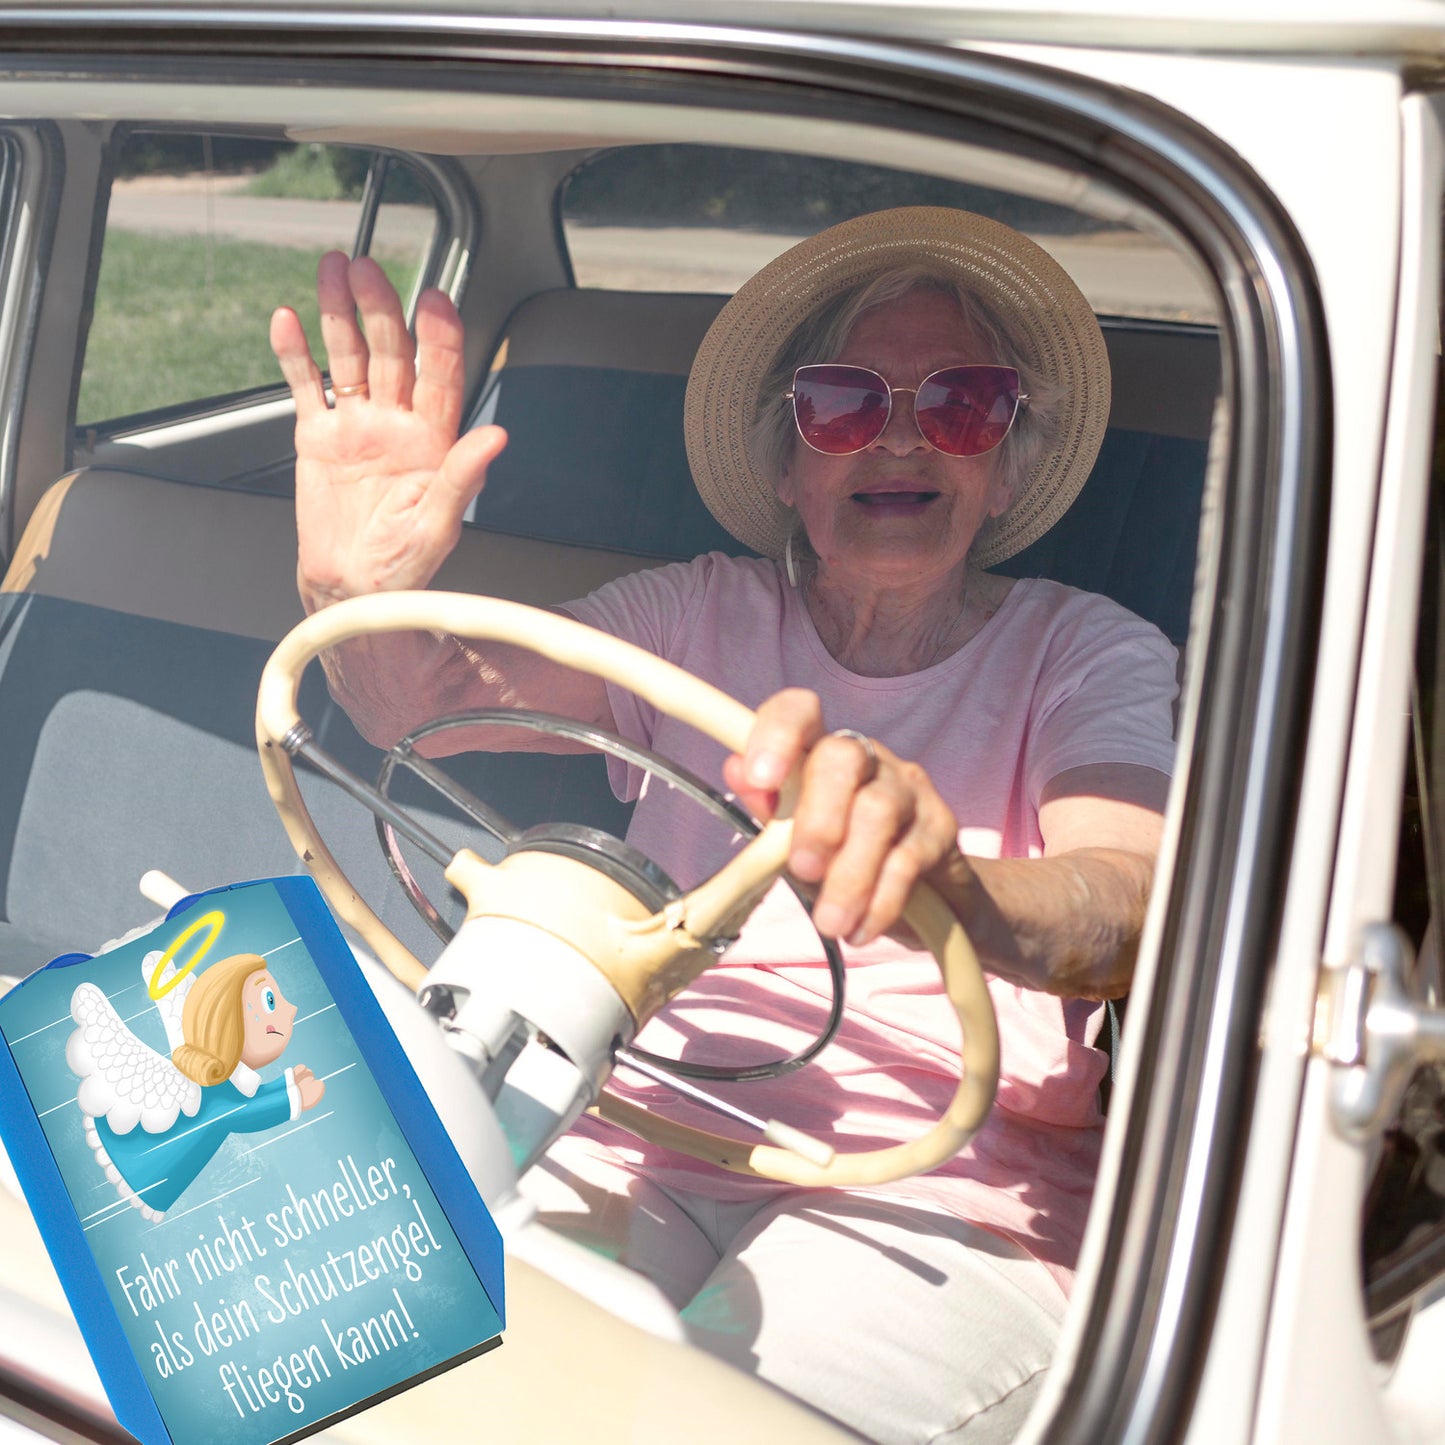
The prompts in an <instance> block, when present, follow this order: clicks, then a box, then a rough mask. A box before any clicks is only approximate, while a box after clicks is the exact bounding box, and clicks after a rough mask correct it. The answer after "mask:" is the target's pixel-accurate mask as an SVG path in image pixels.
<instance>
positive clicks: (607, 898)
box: [256, 592, 998, 1187]
mask: <svg viewBox="0 0 1445 1445" xmlns="http://www.w3.org/2000/svg"><path fill="white" fill-rule="evenodd" d="M397 631H432V632H445V633H451V634H453V635H455V636H457V637H462V638H466V639H468V640H475V641H490V642H504V643H509V644H512V645H515V646H519V647H525V648H529V649H530V650H531V651H533V652H536V653H538V654H539V655H541V656H543V657H546V658H548V659H550V660H551V661H553V662H556V663H559V664H561V665H563V666H566V667H574V668H577V669H578V670H579V671H582V672H586V673H590V674H592V675H593V676H595V677H600V678H602V679H604V680H605V681H608V682H612V683H615V684H617V685H618V686H620V687H625V688H629V689H630V690H631V691H633V692H635V693H636V694H637V695H638V696H639V697H642V698H643V699H645V700H646V701H647V702H649V703H651V704H652V705H653V706H654V707H656V708H659V709H660V710H661V711H663V712H665V713H668V714H669V715H670V716H672V717H675V718H677V719H679V720H680V721H682V722H686V723H689V724H691V725H692V726H693V727H695V728H697V729H698V730H699V731H700V732H703V733H705V734H706V735H707V736H708V737H710V738H713V739H714V740H715V741H717V742H719V743H721V744H722V745H723V746H724V747H726V748H728V749H730V750H732V751H733V752H741V751H742V750H743V747H744V745H745V743H746V741H747V737H748V734H749V733H750V731H751V730H752V725H753V714H752V712H751V711H750V710H749V709H748V708H746V707H744V706H743V705H742V704H741V703H740V702H737V701H736V700H735V699H733V698H730V697H728V696H727V694H726V693H723V692H720V691H718V689H717V688H715V687H712V686H711V685H709V684H708V683H705V682H703V681H701V680H700V679H699V678H696V677H694V676H692V675H691V674H690V673H687V672H684V671H683V670H682V669H681V668H679V667H676V666H674V665H673V664H672V663H670V662H666V661H664V660H663V659H662V658H659V657H656V656H654V655H653V654H652V653H650V652H646V651H644V650H643V649H641V648H638V647H634V646H633V645H632V644H631V643H627V642H623V641H621V640H620V639H618V638H615V637H611V636H608V635H607V634H605V633H601V632H597V631H595V630H594V629H592V628H590V627H586V626H584V625H583V624H582V623H580V622H576V621H573V620H572V619H571V618H568V617H562V616H559V615H557V614H556V613H552V612H544V611H540V610H538V609H537V608H533V607H526V606H523V605H522V604H520V603H516V602H504V601H501V600H500V599H497V598H492V597H476V596H471V595H468V594H461V593H448V592H392V593H381V594H377V595H374V596H368V597H357V598H352V599H350V600H348V601H345V602H339V603H337V604H335V605H334V606H332V607H328V608H326V609H324V610H323V611H321V612H317V613H315V614H314V615H313V616H311V617H308V618H307V619H306V620H305V621H304V622H302V623H301V624H300V625H299V626H298V627H296V628H295V629H294V630H293V631H292V632H291V633H290V634H288V635H287V636H286V637H285V638H283V639H282V641H281V643H280V644H279V646H278V647H277V648H276V651H275V652H274V653H273V654H272V656H271V659H270V661H269V662H268V663H267V664H266V668H265V671H264V672H263V673H262V676H261V686H260V692H259V695H258V697H257V702H256V740H257V745H258V747H259V749H260V754H261V767H262V771H263V772H264V774H265V777H266V785H267V788H268V790H269V791H270V794H271V799H272V801H273V802H274V803H275V805H276V809H277V811H278V812H279V813H280V815H281V821H282V822H283V824H284V825H285V827H286V831H287V834H288V835H289V836H290V838H291V842H292V845H293V846H294V847H295V849H296V852H297V853H298V855H299V856H300V857H301V859H302V861H303V862H305V863H306V865H307V866H308V867H309V868H310V870H311V872H312V873H313V874H314V875H315V877H316V881H317V883H318V884H319V885H320V887H321V889H322V891H323V892H324V893H325V894H326V897H327V898H328V899H329V900H330V902H331V905H332V907H333V908H335V910H336V912H337V913H338V914H339V915H340V916H341V917H342V918H343V919H345V921H346V922H347V923H349V924H351V926H352V927H353V928H355V929H356V931H357V932H358V933H359V934H360V935H361V937H362V938H364V939H365V940H366V942H367V943H368V944H369V945H370V946H371V947H372V948H373V949H374V950H375V952H376V954H377V956H378V957H379V958H380V959H381V960H382V962H383V963H385V964H386V965H387V967H388V968H390V969H391V971H392V972H393V973H394V974H395V975H396V976H397V977H398V978H399V979H400V980H401V981H402V982H403V983H405V984H406V985H407V986H408V987H409V988H411V989H413V990H417V989H419V988H421V987H422V986H423V984H424V983H425V981H426V978H427V971H426V969H425V968H424V967H423V966H422V964H421V963H419V962H418V961H417V959H416V958H415V957H413V955H412V954H411V953H410V952H409V951H408V950H407V949H406V948H405V947H404V945H402V944H401V943H400V942H399V941H398V939H397V938H396V937H395V935H394V934H392V932H391V931H390V930H389V929H388V928H387V927H386V925H385V924H383V923H382V921H381V920H380V919H379V918H378V917H377V916H376V914H375V913H373V912H372V911H371V909H370V908H369V907H367V905H366V903H365V902H363V900H362V899H361V898H360V897H359V896H358V895H357V893H356V891H355V890H354V889H353V888H352V886H351V884H350V883H349V882H348V880H347V878H346V875H345V874H344V873H343V872H342V870H341V868H340V866H339V865H338V864H337V862H336V859H335V858H334V857H333V856H332V854H331V852H330V850H329V849H328V848H327V847H326V844H325V843H324V842H323V841H322V839H321V838H320V836H319V835H318V833H317V831H316V827H315V824H314V823H313V822H312V819H311V815H310V813H309V812H308V811H307V808H306V804H305V801H304V800H303V798H302V796H301V791H300V788H299V787H298V786H297V782H296V774H295V771H294V768H293V766H292V756H293V754H294V753H296V752H298V751H301V750H302V749H303V748H305V751H306V755H307V757H308V758H311V759H312V760H316V759H317V758H318V757H320V758H324V757H325V755H324V754H321V753H320V752H319V749H317V748H316V747H315V746H314V744H312V743H311V738H310V733H309V730H308V729H307V728H306V726H305V724H304V723H303V722H302V720H301V718H300V715H299V714H298V712H297V696H298V692H299V688H300V682H301V674H302V672H303V670H304V669H305V667H306V665H307V663H309V662H311V661H312V660H313V659H314V658H316V657H317V656H318V655H319V654H320V653H322V652H324V651H326V650H327V649H328V648H331V647H334V646H336V645H337V644H338V643H341V642H345V641H347V640H348V639H350V638H354V637H362V636H367V635H370V634H374V633H379V632H397ZM328 761H329V760H328ZM796 791H797V781H796V777H795V778H793V779H790V780H789V783H788V785H787V786H786V787H785V788H784V790H783V796H782V799H781V807H780V816H779V817H778V818H776V819H774V820H773V821H772V822H771V823H769V824H768V825H767V826H766V827H765V828H763V830H762V832H760V833H759V834H758V836H757V837H756V838H753V839H752V840H751V841H750V842H749V843H747V844H746V845H745V846H744V847H743V848H742V849H741V850H740V851H739V852H738V853H737V854H736V855H734V857H733V858H732V859H731V860H729V862H728V863H726V864H725V865H724V866H723V867H722V868H720V869H719V870H718V871H717V872H716V873H715V874H714V875H713V876H712V877H711V878H709V879H707V880H706V881H705V882H703V883H702V884H700V885H699V886H698V887H696V888H694V889H693V890H692V891H691V892H689V893H686V894H684V895H683V896H682V897H680V898H677V899H674V900H673V901H672V902H670V903H668V904H667V905H666V906H665V907H663V908H662V909H661V910H659V911H657V912H651V911H649V909H648V908H647V907H646V906H645V905H644V904H643V903H642V902H641V901H640V900H639V899H638V898H637V897H636V895H635V894H634V893H632V892H631V891H629V890H628V889H627V888H625V887H624V886H623V885H622V884H621V883H620V882H617V881H615V880H614V879H613V878H611V877H609V876H607V874H606V873H605V872H603V871H602V870H599V869H596V868H594V867H592V866H591V865H590V864H588V863H586V862H583V861H581V860H580V859H578V858H576V857H565V856H560V855H558V854H555V853H548V852H538V851H521V852H517V853H513V854H511V855H509V856H508V857H506V858H504V859H502V861H501V862H499V863H497V864H490V863H487V862H485V861H484V860H483V859H482V858H480V857H479V856H478V855H477V854H476V853H474V852H473V851H472V850H471V849H469V848H462V849H460V850H459V851H458V852H457V853H456V854H455V856H454V857H453V858H452V860H451V863H450V865H449V866H448V867H447V869H446V879H447V881H448V882H449V883H450V884H451V885H452V886H453V887H454V888H456V889H457V890H458V892H460V893H461V895H462V896H463V898H464V899H465V900H466V905H467V918H468V919H472V918H480V917H494V918H503V919H510V920H514V921H516V922H519V923H522V924H525V925H527V926H529V927H531V928H535V929H538V930H540V931H541V932H543V933H547V934H551V935H552V936H553V937H555V938H558V939H560V940H561V941H562V942H564V943H565V944H567V945H568V946H570V947H571V948H573V949H574V950H576V951H577V952H579V953H580V954H582V955H583V956H585V957H586V958H587V959H588V960H589V961H590V962H591V963H592V965H593V966H594V967H595V968H596V969H597V970H598V971H599V972H600V973H601V974H602V975H603V977H604V978H605V979H606V980H607V981H608V983H609V984H610V985H611V986H612V988H613V989H614V990H615V991H616V993H617V994H618V996H619V997H620V998H621V999H622V1001H623V1003H624V1004H625V1005H626V1007H627V1009H628V1011H629V1012H630V1014H631V1015H632V1018H633V1019H634V1020H635V1021H636V1024H637V1026H638V1028H641V1027H642V1025H643V1024H645V1023H646V1022H647V1020H648V1019H650V1018H651V1017H652V1016H653V1014H655V1013H656V1012H657V1011H658V1010H659V1009H660V1008H661V1007H662V1006H663V1005H664V1004H665V1003H667V1002H668V1000H669V999H671V998H672V997H673V996H674V995H675V994H677V993H678V992H680V991H681V990H682V989H683V988H685V987H686V986H687V985H688V984H689V983H691V982H692V980H693V979H694V978H696V977H697V976H698V974H700V973H701V972H702V971H703V969H704V968H706V967H707V966H708V964H709V963H711V962H712V961H713V959H714V958H715V957H716V950H715V949H714V947H713V941H714V940H715V939H717V938H719V937H723V938H726V937H731V936H732V935H734V934H735V933H736V932H737V929H738V927H739V926H740V924H741V922H742V921H743V920H744V919H746V917H747V915H748V914H749V913H750V912H751V911H752V908H753V907H754V905H755V904H756V903H757V902H758V900H759V899H761V897H762V895H763V894H764V893H765V892H766V891H767V889H768V888H769V887H770V886H771V884H772V883H773V881H774V879H776V878H777V876H778V875H779V874H780V873H781V872H782V871H783V868H784V866H785V864H786V862H787V858H788V852H789V845H790V843H791V839H792V822H791V820H790V819H789V818H788V817H787V816H786V815H787V814H788V813H789V812H790V811H791V808H792V804H793V801H794V798H795V795H796ZM903 916H904V919H905V920H906V921H907V923H908V924H909V926H910V927H911V928H912V929H913V931H914V932H915V933H916V934H917V935H918V937H919V938H920V939H921V940H922V942H923V944H924V946H925V947H926V948H927V949H928V950H929V951H930V952H931V953H932V954H933V956H934V958H935V960H936V961H937V963H938V966H939V969H940V971H941V973H942V976H943V986H944V991H945V992H946V994H947V995H948V998H949V1001H950V1002H951V1003H952V1004H953V1007H954V1010H955V1012H956V1013H957V1014H958V1020H959V1024H960V1027H961V1029H962V1047H961V1051H960V1075H959V1083H958V1087H957V1088H956V1090H955V1091H954V1094H953V1098H952V1099H951V1100H950V1102H949V1104H948V1107H947V1108H946V1109H945V1111H944V1113H943V1114H942V1116H941V1117H940V1118H939V1119H938V1120H937V1121H936V1122H935V1123H934V1124H933V1125H932V1127H931V1128H930V1129H928V1130H927V1131H926V1132H925V1133H923V1134H922V1135H920V1136H919V1137H918V1138H916V1139H913V1140H911V1141H909V1142H908V1143H906V1144H896V1145H893V1146H891V1147H888V1148H883V1149H875V1150H868V1151H864V1152H860V1153H853V1154H837V1155H835V1156H834V1157H833V1158H832V1160H831V1161H830V1162H829V1163H827V1164H815V1163H810V1162H809V1161H807V1160H805V1159H803V1158H801V1157H800V1156H798V1155H796V1154H794V1153H792V1152H791V1151H789V1150H786V1149H782V1148H778V1147H776V1146H774V1145H769V1144H756V1145H749V1144H746V1143H740V1142H738V1141H737V1140H734V1139H728V1138H726V1137H724V1136H722V1135H718V1134H712V1133H709V1132H708V1131H706V1130H703V1129H697V1128H694V1127H692V1126H690V1125H686V1124H678V1123H674V1122H672V1121H669V1120H665V1119H660V1118H658V1117H657V1116H655V1115H653V1114H651V1113H650V1112H649V1111H647V1110H646V1109H643V1108H640V1107H638V1106H637V1105H634V1104H629V1103H625V1102H624V1101H622V1100H620V1099H617V1098H615V1097H613V1096H612V1095H610V1094H603V1095H602V1098H601V1100H600V1102H599V1112H600V1113H601V1114H602V1115H603V1117H605V1118H608V1119H611V1120H613V1121H614V1122H616V1123H618V1124H620V1125H622V1126H623V1127H624V1128H626V1129H628V1130H629V1131H630V1132H632V1133H634V1134H638V1135H640V1136H641V1137H642V1138H644V1139H649V1140H651V1141H652V1142H654V1143H657V1144H661V1145H664V1146H666V1147H668V1148H673V1149H678V1150H680V1151H682V1152H683V1153H686V1154H690V1155H692V1156H693V1157H694V1158H698V1159H703V1160H706V1161H708V1162H709V1163H713V1164H716V1165H719V1166H720V1167H722V1168H724V1169H729V1170H732V1171H733V1172H735V1173H740V1174H755V1175H761V1176H763V1177H765V1178H769V1179H778V1180H782V1181H783V1182H785V1183H790V1184H796V1185H802V1186H807V1187H813V1186H818V1185H850V1186H855V1185H867V1184H879V1183H884V1182H886V1181H888V1180H891V1179H901V1178H903V1177H904V1176H906V1175H910V1174H921V1173H924V1172H925V1171H927V1170H929V1169H933V1168H936V1167H937V1166H938V1165H940V1164H942V1163H944V1162H945V1161H946V1160H948V1159H950V1158H952V1157H953V1156H954V1155H955V1154H956V1153H957V1152H958V1151H959V1150H960V1149H961V1148H962V1147H963V1146H964V1145H965V1144H966V1143H967V1142H968V1140H969V1139H970V1138H971V1137H972V1136H973V1134H974V1133H975V1132H976V1131H977V1130H978V1128H979V1126H980V1125H981V1124H982V1123H983V1121H984V1119H985V1117H986V1116H987V1114H988V1111H989V1108H990V1106H991V1105H992V1103H993V1097H994V1092H995V1090H996V1088H997V1084H998V1029H997V1024H996V1021H995V1018H994V1013H993V1004H992V1001H991V1000H990V998H989V994H988V988H987V985H986V984H985V982H984V977H983V972H982V970H981V968H980V967H979V963H978V958H977V956H976V955H975V953H974V951H973V947H972V945H971V944H970V943H969V941H968V937H967V935H966V934H965V933H964V931H963V928H962V926H961V925H960V924H959V922H958V920H957V919H956V918H955V917H954V915H953V913H952V912H951V911H950V910H949V909H948V907H947V906H946V905H945V904H944V903H943V901H942V900H941V899H940V898H939V897H938V895H937V894H936V893H935V892H934V891H933V890H932V889H931V888H929V887H928V886H927V885H926V884H924V883H918V884H917V885H915V887H914V890H913V893H912V895H911V896H910V898H909V900H908V903H907V906H906V907H905V909H904V913H903Z"/></svg>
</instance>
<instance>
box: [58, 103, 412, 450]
mask: <svg viewBox="0 0 1445 1445" xmlns="http://www.w3.org/2000/svg"><path fill="white" fill-rule="evenodd" d="M439 225H440V216H439V211H438V207H437V203H436V201H435V200H434V198H433V197H432V194H431V192H430V190H429V189H428V187H427V184H426V182H425V180H424V178H423V176H422V174H421V172H420V171H419V170H417V169H416V168H415V167H414V166H412V165H410V164H408V163H407V162H405V161H403V160H401V159H400V158H398V157H394V156H390V155H386V154H383V153H380V152H376V151H370V150H365V149H359V148H356V147H349V146H332V145H317V144H300V145H298V144H292V143H289V142H280V141H275V140H258V139H250V138H246V137H237V136H211V135H195V134H187V135H177V134H174V133H169V132H167V133H156V132H133V133H131V134H130V135H128V136H127V137H126V139H125V140H124V142H123V143H122V145H121V148H120V150H119V154H118V156H117V160H116V164H115V177H114V181H113V184H112V187H111V196H110V207H109V211H108V214H107V218H106V231H105V240H104V245H103V248H102V251H101V260H100V273H99V277H98V279H97V282H96V288H95V297H94V305H93V311H92V319H91V325H90V334H89V338H88V340H87V343H86V351H85V363H84V369H83V371H82V374H81V380H80V391H79V396H78V398H77V402H76V422H77V425H79V426H81V427H100V426H104V425H106V424H108V423H111V422H113V421H115V420H117V419H119V418H132V417H135V416H137V415H139V414H145V413H153V412H156V411H160V410H165V409H172V408H176V407H184V408H191V407H194V406H195V405H196V404H197V403H209V402H212V401H215V400H217V399H221V398H229V397H234V396H236V395H237V394H241V393H245V392H248V391H251V390H254V389H256V388H260V387H272V386H277V385H279V383H280V377H279V375H278V373H277V370H276V363H275V360H274V358H273V357H272V355H271V351H270V347H269V345H268V342H267V323H268V318H269V317H270V314H271V311H272V310H273V309H274V307H275V306H276V305H277V304H278V303H279V302H281V301H282V300H286V301H289V302H293V303H295V302H298V301H299V302H300V306H301V309H302V316H303V320H305V321H306V322H307V324H308V331H309V334H311V335H312V336H315V335H316V334H317V331H316V324H315V322H316V317H315V300H314V294H315V274H316V262H317V260H318V258H319V257H320V256H321V254H322V253H323V252H325V251H327V250H332V249H335V250H342V251H347V252H350V253H352V254H353V255H356V254H362V253H367V254H370V255H372V256H374V257H375V258H376V260H377V261H378V262H380V263H381V265H382V266H383V267H384V268H385V269H386V271H387V272H388V274H389V275H390V276H391V278H392V280H393V281H394V282H395V283H396V285H397V288H398V290H399V291H400V292H401V294H402V296H403V297H411V296H414V294H415V292H416V290H417V287H418V283H419V281H421V280H422V279H423V277H424V273H425V271H426V269H427V263H428V259H429V257H430V256H431V255H433V254H434V243H435V240H436V237H437V233H438V228H439ZM307 298H310V299H307ZM308 311H309V313H310V314H309V315H308V314H307V313H308Z"/></svg>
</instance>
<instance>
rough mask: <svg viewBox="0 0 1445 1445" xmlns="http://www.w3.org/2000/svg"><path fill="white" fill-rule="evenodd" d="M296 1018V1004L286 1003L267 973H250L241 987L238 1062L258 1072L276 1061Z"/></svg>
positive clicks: (263, 971) (281, 1052)
mask: <svg viewBox="0 0 1445 1445" xmlns="http://www.w3.org/2000/svg"><path fill="white" fill-rule="evenodd" d="M295 1017H296V1005H295V1004H294V1003H287V1002H286V998H285V996H284V995H283V994H282V992H281V990H280V989H279V988H278V987H277V986H276V980H275V979H273V978H272V977H271V975H270V973H269V972H267V971H266V970H265V969H262V970H260V971H259V972H258V973H253V974H252V975H251V976H250V978H248V979H247V980H246V982H245V983H244V984H243V985H242V987H241V1019H242V1025H243V1029H244V1037H243V1042H242V1045H241V1062H242V1063H243V1064H245V1065H246V1066H247V1067H248V1068H252V1069H259V1068H261V1067H262V1066H263V1065H265V1064H269V1063H273V1062H274V1061H275V1060H277V1059H279V1058H280V1057H281V1055H282V1054H283V1053H284V1052H285V1049H286V1045H287V1044H289V1043H290V1042H291V1024H292V1021H293V1020H294V1019H295Z"/></svg>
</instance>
